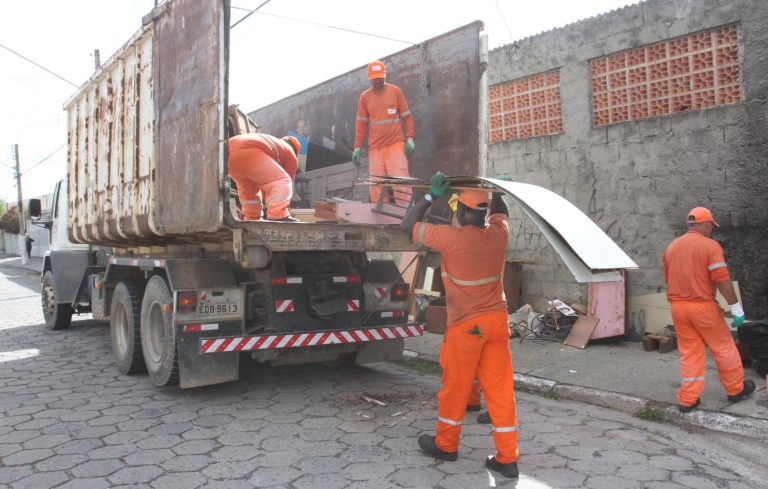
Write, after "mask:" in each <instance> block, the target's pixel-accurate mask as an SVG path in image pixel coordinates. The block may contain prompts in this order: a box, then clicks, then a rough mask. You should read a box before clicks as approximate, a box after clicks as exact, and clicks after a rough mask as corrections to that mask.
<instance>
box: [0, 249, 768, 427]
mask: <svg viewBox="0 0 768 489" xmlns="http://www.w3.org/2000/svg"><path fill="white" fill-rule="evenodd" d="M42 261H43V260H42V258H39V257H32V258H31V259H30V260H29V263H27V264H26V265H22V264H21V258H20V257H18V256H9V255H0V266H2V265H5V266H13V267H18V268H24V269H27V270H30V271H33V272H37V273H39V272H40V270H41V269H42ZM442 341H443V335H440V334H434V333H430V332H428V331H425V332H424V336H421V337H415V338H407V339H406V340H405V348H406V350H407V351H406V354H407V355H408V356H411V357H417V358H419V359H422V360H426V361H430V362H437V355H438V352H439V350H440V343H441V342H442ZM510 346H511V348H512V361H513V364H514V367H515V388H516V389H519V390H524V391H529V392H534V393H538V394H542V395H546V396H547V397H553V398H561V399H571V400H576V401H580V402H586V403H589V404H596V405H599V406H604V407H608V408H611V409H617V410H620V411H625V412H628V413H633V414H636V413H638V412H641V411H643V412H645V413H646V414H648V415H649V417H654V418H658V417H661V416H663V417H664V418H665V419H666V421H667V422H671V423H675V424H680V425H689V426H700V427H704V428H708V429H712V430H717V431H723V432H727V433H735V434H739V435H744V436H749V437H753V438H768V407H765V406H761V405H759V404H757V402H756V401H764V400H765V399H766V389H765V380H764V379H761V378H759V377H758V376H757V374H756V373H755V371H754V370H753V369H752V368H745V373H746V375H747V377H748V378H750V379H752V380H754V381H755V384H757V390H756V391H755V393H754V394H752V396H751V397H750V398H748V399H746V400H744V401H741V402H740V403H737V404H731V403H729V402H728V401H727V399H726V397H725V391H723V388H722V387H721V386H720V383H719V382H718V380H717V371H716V370H715V366H714V362H713V361H712V358H711V356H708V359H707V373H706V376H707V382H706V387H705V388H704V393H703V394H702V396H701V408H700V409H698V410H694V411H693V412H691V413H689V414H681V413H679V412H678V410H677V401H676V399H675V391H676V389H677V386H678V370H677V369H678V362H677V351H676V350H675V351H672V352H669V353H659V352H658V351H651V352H646V351H643V347H642V344H641V343H635V342H629V341H617V342H615V343H606V344H588V345H587V347H586V348H585V349H583V350H580V349H578V348H572V347H569V346H566V345H563V344H562V343H556V342H549V341H533V340H524V341H522V342H521V341H520V339H519V338H513V339H510Z"/></svg>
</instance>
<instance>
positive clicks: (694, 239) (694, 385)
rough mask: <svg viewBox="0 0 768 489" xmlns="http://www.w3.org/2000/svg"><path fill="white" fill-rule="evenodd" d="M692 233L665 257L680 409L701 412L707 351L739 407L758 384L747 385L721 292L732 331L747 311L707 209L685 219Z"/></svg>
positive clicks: (683, 411)
mask: <svg viewBox="0 0 768 489" xmlns="http://www.w3.org/2000/svg"><path fill="white" fill-rule="evenodd" d="M686 224H687V225H688V232H687V233H685V234H683V235H682V236H680V237H679V238H677V239H675V240H674V241H672V243H670V245H669V246H668V247H667V249H666V251H664V255H663V257H662V261H663V266H664V280H665V281H666V282H667V299H668V300H669V304H670V306H671V308H672V322H673V323H674V325H675V334H676V335H677V349H678V350H680V388H679V389H678V390H677V401H678V409H679V410H680V412H682V413H687V412H690V411H692V410H693V409H696V408H697V407H698V406H699V404H700V400H699V396H700V395H701V393H702V392H703V391H704V371H705V369H706V359H707V353H706V350H705V348H704V346H705V345H706V346H707V347H709V349H710V351H712V355H713V356H714V358H715V364H716V365H717V373H718V375H719V377H720V383H721V384H722V386H723V388H725V392H726V393H727V395H728V400H729V401H731V402H739V401H741V400H742V399H744V398H745V397H747V396H749V395H750V394H752V393H753V392H754V391H755V383H754V382H753V381H752V380H750V379H746V380H745V379H744V367H743V366H742V364H741V356H740V355H739V351H738V350H737V348H736V344H735V343H734V341H733V337H732V336H731V331H730V329H729V328H728V325H727V324H726V323H725V321H724V320H723V316H724V314H725V313H724V311H723V310H722V309H720V306H718V304H717V302H715V293H716V292H717V291H718V290H719V291H720V293H721V294H723V297H724V298H725V300H726V301H727V302H728V304H729V305H730V309H731V314H733V316H734V320H733V326H735V327H737V328H738V327H739V326H741V325H742V324H744V308H743V307H742V305H741V303H740V302H739V300H738V298H737V297H736V292H735V291H734V289H733V284H732V283H731V276H730V274H729V273H728V265H726V263H725V258H724V256H723V248H722V247H721V246H720V244H719V243H718V242H717V241H715V240H714V239H711V238H710V237H709V236H710V234H712V230H713V229H714V228H715V227H716V226H718V224H717V223H716V222H715V219H714V217H713V216H712V212H710V210H709V209H707V208H705V207H696V208H694V209H691V211H690V212H689V213H688V218H687V219H686Z"/></svg>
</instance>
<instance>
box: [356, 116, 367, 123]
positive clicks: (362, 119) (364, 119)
mask: <svg viewBox="0 0 768 489" xmlns="http://www.w3.org/2000/svg"><path fill="white" fill-rule="evenodd" d="M357 120H359V121H363V122H368V118H367V117H361V116H357Z"/></svg>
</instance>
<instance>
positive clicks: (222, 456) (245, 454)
mask: <svg viewBox="0 0 768 489" xmlns="http://www.w3.org/2000/svg"><path fill="white" fill-rule="evenodd" d="M179 446H181V445H178V446H177V447H176V448H178V447H179ZM263 453H264V452H262V451H261V450H260V449H259V448H256V447H254V446H250V447H248V446H242V447H241V446H226V447H220V448H217V449H215V450H213V451H212V452H211V454H210V455H211V457H212V458H213V459H214V460H216V461H218V462H227V461H241V462H242V461H244V460H251V459H253V458H255V457H257V456H259V455H262V454H263Z"/></svg>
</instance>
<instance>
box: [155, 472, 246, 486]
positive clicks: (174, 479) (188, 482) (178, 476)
mask: <svg viewBox="0 0 768 489" xmlns="http://www.w3.org/2000/svg"><path fill="white" fill-rule="evenodd" d="M205 482H206V479H205V477H203V476H202V475H200V474H198V473H197V472H174V473H172V474H166V475H162V476H160V477H158V478H157V479H155V480H153V481H152V483H151V484H150V485H151V486H152V487H153V488H155V489H195V488H196V487H200V486H201V485H203V484H204V483H205ZM249 487H257V486H249Z"/></svg>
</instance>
